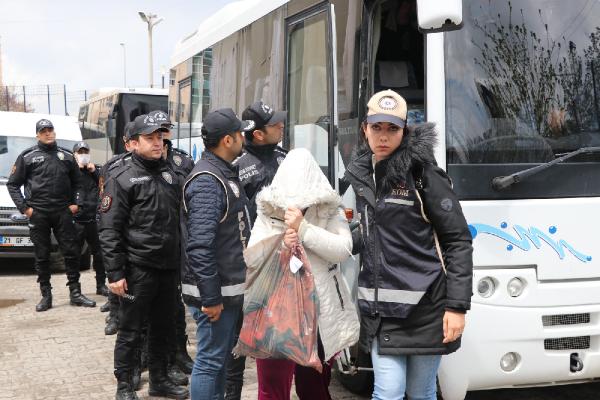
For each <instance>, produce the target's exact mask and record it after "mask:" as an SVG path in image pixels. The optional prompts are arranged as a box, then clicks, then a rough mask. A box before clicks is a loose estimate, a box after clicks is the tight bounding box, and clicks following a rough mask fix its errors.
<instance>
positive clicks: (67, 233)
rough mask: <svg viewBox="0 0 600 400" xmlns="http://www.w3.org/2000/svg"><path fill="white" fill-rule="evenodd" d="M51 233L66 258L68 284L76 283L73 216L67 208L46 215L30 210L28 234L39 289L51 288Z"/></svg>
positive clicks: (76, 243)
mask: <svg viewBox="0 0 600 400" xmlns="http://www.w3.org/2000/svg"><path fill="white" fill-rule="evenodd" d="M51 232H54V236H55V237H56V240H57V241H58V245H59V248H60V251H61V253H62V255H63V257H64V259H65V269H66V272H67V284H72V283H77V282H79V251H80V250H79V244H78V242H77V233H76V231H75V222H74V221H73V214H72V213H71V210H69V208H65V209H64V210H62V211H58V212H53V213H48V212H44V211H39V210H35V209H34V210H33V214H32V215H31V218H30V219H29V233H30V235H31V241H32V242H33V244H34V246H35V269H36V271H37V275H38V279H37V281H38V282H39V284H40V287H49V286H50V253H51V251H52V242H51V239H50V238H51Z"/></svg>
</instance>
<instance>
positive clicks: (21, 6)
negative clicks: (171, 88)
mask: <svg viewBox="0 0 600 400" xmlns="http://www.w3.org/2000/svg"><path fill="white" fill-rule="evenodd" d="M229 2H231V0H163V1H156V0H145V1H142V0H85V1H81V0H52V1H49V0H20V1H15V0H0V36H1V44H2V61H3V62H2V64H3V80H4V84H8V85H34V86H35V85H46V84H51V85H62V84H66V85H67V94H68V98H69V103H68V111H69V113H70V114H71V115H76V113H77V107H78V104H77V100H76V98H77V93H75V92H76V91H79V90H84V89H87V90H88V94H89V93H90V92H91V91H94V90H96V89H98V88H100V87H114V86H123V48H122V47H121V46H120V45H119V43H125V47H126V54H127V86H129V87H140V86H147V85H148V30H147V25H146V23H145V22H143V21H142V20H141V19H140V17H139V15H138V11H144V12H152V13H155V14H158V15H159V16H161V17H163V18H164V21H162V22H161V23H159V24H158V25H156V26H155V27H154V31H153V43H154V46H153V48H154V85H155V87H160V84H161V72H160V71H161V66H162V65H164V66H166V67H167V69H168V67H169V59H170V58H171V56H172V54H173V51H174V49H175V44H176V43H177V41H179V40H180V39H181V38H183V37H184V36H186V35H188V34H189V33H191V32H193V31H194V30H195V29H196V27H197V26H198V25H199V24H200V23H201V22H202V20H204V19H205V18H207V17H209V16H210V15H211V14H213V13H214V12H216V11H217V10H218V9H219V8H221V7H222V6H224V5H225V4H227V3H229ZM167 75H168V74H167ZM166 79H167V81H168V76H167V78H166ZM27 101H28V103H33V105H34V106H35V108H36V111H38V112H47V105H46V103H47V101H46V98H45V97H44V96H41V95H40V96H33V95H32V96H29V98H28V99H27ZM51 112H52V113H59V114H60V113H63V112H64V105H63V98H62V97H60V96H54V97H53V98H52V102H51Z"/></svg>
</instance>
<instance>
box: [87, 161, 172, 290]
mask: <svg viewBox="0 0 600 400" xmlns="http://www.w3.org/2000/svg"><path fill="white" fill-rule="evenodd" d="M180 184H181V182H180V181H179V179H178V178H177V175H176V174H175V173H174V172H173V171H172V170H171V169H169V168H168V164H167V162H166V161H164V160H162V159H161V160H145V159H143V158H142V157H139V156H137V155H135V154H133V155H132V157H131V161H130V162H128V163H125V164H124V165H122V166H121V167H116V168H113V169H111V171H110V176H109V178H108V180H107V181H106V183H105V186H104V193H103V196H102V200H101V203H100V213H101V217H100V225H99V233H100V243H101V247H102V254H103V256H104V263H105V266H106V273H107V276H108V279H109V282H116V281H118V280H120V279H122V278H124V277H125V269H126V267H127V265H128V264H134V265H136V266H141V267H147V268H156V269H165V270H168V269H170V270H174V269H176V268H178V267H179V261H180V259H179V256H180V254H179V205H180V202H181V189H180Z"/></svg>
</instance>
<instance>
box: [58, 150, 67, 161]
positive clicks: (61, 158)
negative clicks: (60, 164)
mask: <svg viewBox="0 0 600 400" xmlns="http://www.w3.org/2000/svg"><path fill="white" fill-rule="evenodd" d="M56 156H57V157H58V159H59V160H61V161H62V160H64V159H65V155H64V154H63V153H61V152H60V151H59V152H58V153H56Z"/></svg>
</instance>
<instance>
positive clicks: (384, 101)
mask: <svg viewBox="0 0 600 400" xmlns="http://www.w3.org/2000/svg"><path fill="white" fill-rule="evenodd" d="M378 104H379V107H381V108H383V109H384V110H393V109H395V108H396V107H398V102H397V101H396V99H394V98H393V97H390V96H384V97H382V98H381V99H379V103H378Z"/></svg>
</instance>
